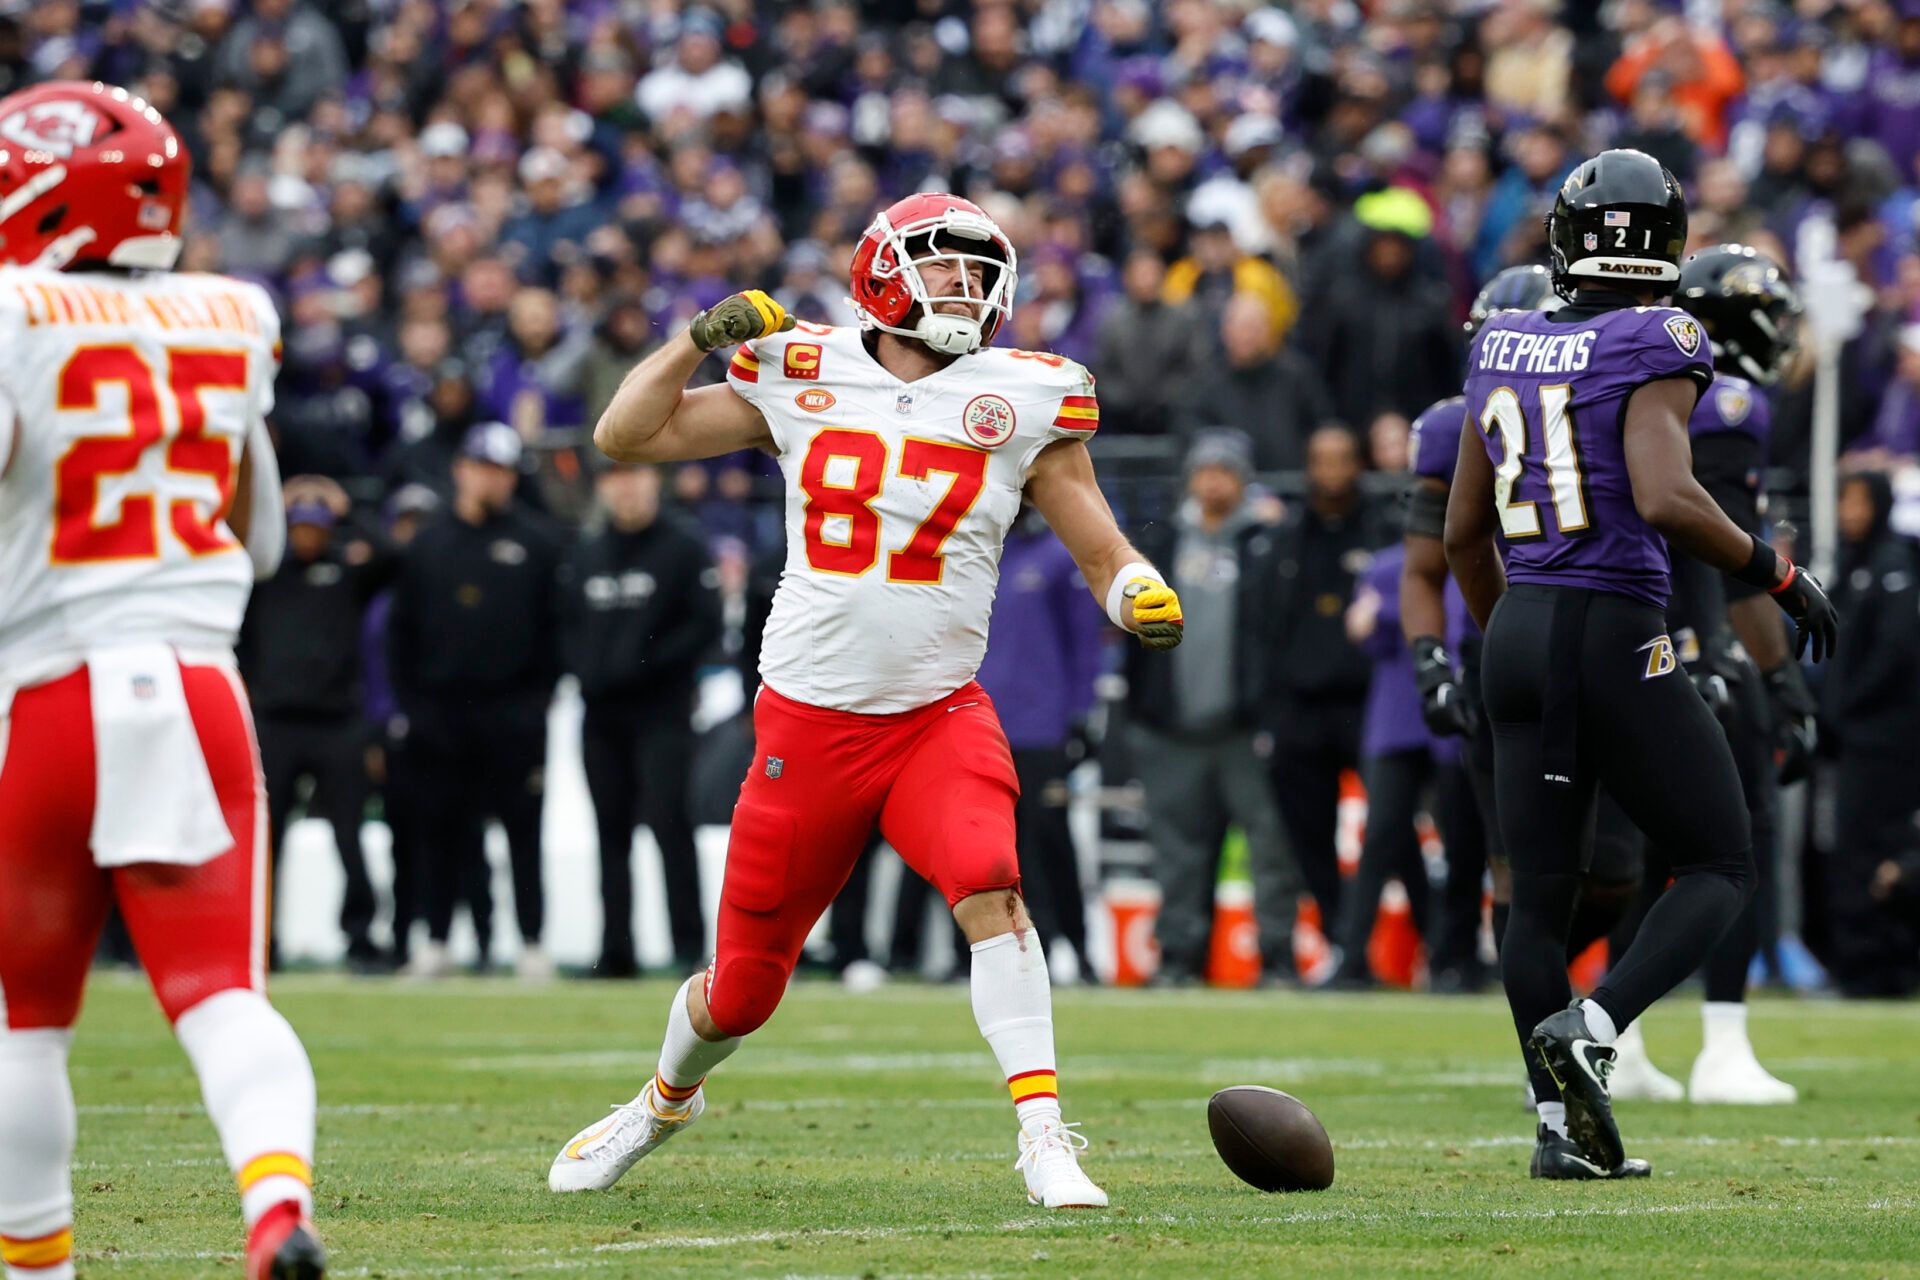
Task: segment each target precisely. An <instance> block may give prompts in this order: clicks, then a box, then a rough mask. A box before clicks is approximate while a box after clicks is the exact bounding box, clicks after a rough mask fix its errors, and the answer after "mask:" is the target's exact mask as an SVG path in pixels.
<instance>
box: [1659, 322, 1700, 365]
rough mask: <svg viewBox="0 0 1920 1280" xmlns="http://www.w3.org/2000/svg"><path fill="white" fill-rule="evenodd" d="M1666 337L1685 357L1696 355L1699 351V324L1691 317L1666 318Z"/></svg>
mask: <svg viewBox="0 0 1920 1280" xmlns="http://www.w3.org/2000/svg"><path fill="white" fill-rule="evenodd" d="M1666 328H1667V336H1668V337H1669V338H1672V339H1673V345H1674V346H1676V347H1678V348H1680V350H1681V351H1682V352H1684V353H1686V354H1687V355H1695V354H1698V352H1699V350H1700V322H1699V321H1698V320H1695V319H1694V318H1693V317H1692V316H1668V317H1667V321H1666Z"/></svg>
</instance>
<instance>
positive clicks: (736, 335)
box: [687, 289, 793, 351]
mask: <svg viewBox="0 0 1920 1280" xmlns="http://www.w3.org/2000/svg"><path fill="white" fill-rule="evenodd" d="M791 328H793V317H792V316H790V315H788V314H787V309H786V308H785V307H783V306H781V305H780V304H779V303H777V302H775V301H774V300H773V299H772V298H770V297H768V296H767V295H766V294H765V293H763V292H761V291H760V290H758V289H748V290H747V291H746V292H744V293H736V294H734V295H733V296H732V297H731V298H727V299H725V300H724V301H721V302H717V303H715V304H714V305H713V306H711V307H708V308H707V309H706V310H705V311H702V312H701V313H700V314H699V315H697V316H695V317H694V318H693V323H692V324H690V325H688V326H687V336H688V337H689V338H692V339H693V345H694V346H696V347H698V348H700V349H701V350H702V351H711V350H713V349H714V348H715V347H732V346H737V345H739V344H740V343H742V342H752V341H753V340H754V339H755V338H764V337H766V336H767V335H768V334H774V333H784V332H785V331H786V330H788V329H791Z"/></svg>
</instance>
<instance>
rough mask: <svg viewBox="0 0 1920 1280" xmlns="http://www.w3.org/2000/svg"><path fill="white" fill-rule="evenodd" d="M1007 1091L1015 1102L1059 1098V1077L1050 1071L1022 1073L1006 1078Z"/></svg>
mask: <svg viewBox="0 0 1920 1280" xmlns="http://www.w3.org/2000/svg"><path fill="white" fill-rule="evenodd" d="M1007 1089H1008V1091H1009V1092H1011V1093H1012V1094H1013V1100H1014V1101H1015V1102H1027V1101H1029V1100H1031V1099H1034V1098H1057V1097H1059V1096H1060V1077H1059V1075H1058V1074H1057V1073H1055V1072H1052V1071H1022V1072H1021V1073H1020V1074H1019V1075H1014V1076H1008V1077H1007Z"/></svg>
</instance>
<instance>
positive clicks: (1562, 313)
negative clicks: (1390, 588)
mask: <svg viewBox="0 0 1920 1280" xmlns="http://www.w3.org/2000/svg"><path fill="white" fill-rule="evenodd" d="M1710 361H1711V353H1710V351H1709V348H1708V342H1707V337H1706V334H1705V332H1704V331H1703V330H1702V329H1701V328H1700V323H1699V321H1697V320H1695V319H1694V318H1693V317H1692V316H1690V315H1688V314H1687V313H1686V312H1684V311H1679V310H1676V309H1674V308H1672V307H1636V306H1618V307H1594V306H1589V305H1585V304H1575V305H1569V306H1566V307H1562V308H1561V309H1560V310H1558V311H1555V312H1551V313H1542V312H1538V311H1507V312H1502V313H1499V314H1497V315H1495V316H1494V317H1493V318H1492V319H1490V320H1489V321H1488V322H1487V325H1486V327H1485V328H1484V329H1482V330H1481V331H1480V334H1479V336H1478V337H1477V338H1476V339H1475V340H1474V344H1473V350H1472V352H1471V354H1470V355H1469V358H1468V364H1467V391H1466V399H1467V406H1466V407H1467V421H1468V422H1469V423H1471V424H1473V425H1474V426H1475V427H1477V428H1478V429H1479V432H1480V439H1481V443H1482V444H1484V445H1485V446H1486V450H1487V456H1488V458H1489V459H1490V460H1491V461H1492V463H1493V467H1494V486H1493V491H1494V504H1495V506H1496V508H1497V510H1498V514H1499V517H1500V528H1501V532H1502V533H1503V534H1504V535H1505V537H1506V544H1507V545H1506V565H1507V580H1508V581H1509V582H1527V583H1544V584H1547V585H1550V586H1571V587H1587V588H1591V589H1594V590H1598V591H1611V592H1613V593H1615V594H1617V595H1624V596H1629V597H1631V598H1633V599H1635V600H1640V601H1644V602H1645V603H1647V604H1650V605H1653V606H1654V607H1655V608H1665V607H1666V603H1667V592H1668V562H1667V544H1666V540H1665V539H1664V538H1662V537H1661V536H1660V534H1659V533H1658V532H1656V531H1655V530H1654V528H1653V527H1652V526H1651V525H1649V524H1648V523H1647V522H1646V521H1645V520H1643V519H1641V517H1640V512H1639V510H1638V509H1637V508H1636V507H1635V506H1634V504H1633V484H1632V481H1631V480H1630V478H1629V477H1628V474H1627V457H1626V448H1625V444H1624V432H1625V427H1626V409H1627V401H1628V399H1629V398H1630V397H1631V396H1632V395H1633V393H1634V392H1635V391H1637V390H1638V389H1639V388H1640V387H1642V386H1644V385H1645V384H1647V383H1649V382H1656V381H1659V380H1661V379H1664V378H1689V379H1691V380H1693V381H1694V383H1695V384H1696V385H1697V387H1698V388H1699V389H1701V390H1704V389H1705V388H1706V386H1707V384H1708V383H1710V382H1711V381H1712V380H1713V366H1712V364H1711V363H1710Z"/></svg>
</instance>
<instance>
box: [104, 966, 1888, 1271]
mask: <svg viewBox="0 0 1920 1280" xmlns="http://www.w3.org/2000/svg"><path fill="white" fill-rule="evenodd" d="M670 989H671V988H670V987H669V986H668V985H667V984H665V983H660V982H650V983H645V984H639V985H611V986H608V985H587V984H581V983H571V984H563V985H560V986H558V987H551V988H546V989H528V988H522V987H517V986H513V985H510V984H507V983H503V982H495V981H487V980H474V981H457V982H453V983H450V984H447V985H442V986H412V985H407V984H403V983H399V982H388V981H364V982H355V981H349V980H345V979H335V978H323V977H301V978H292V979H288V980H286V981H283V982H281V983H280V984H279V985H278V987H277V989H276V999H277V1002H278V1003H279V1004H280V1006H281V1008H282V1009H284V1010H285V1012H286V1013H287V1015H288V1016H289V1017H290V1018H291V1019H292V1021H293V1023H294V1025H295V1026H296V1027H298V1028H299V1030H300V1032H301V1034H302V1035H303V1037H304V1038H305V1040H306V1043H307V1046H308V1048H309V1049H310V1050H311V1051H312V1054H313V1058H314V1063H315V1067H316V1068H317V1070H318V1073H319V1078H320V1095H321V1117H320V1152H319V1159H320V1169H319V1182H320V1185H319V1217H320V1223H321V1227H322V1230H323V1233H324V1234H325V1236H326V1239H327V1242H328V1245H329V1247H330V1248H331V1250H332V1252H333V1255H334V1263H335V1267H336V1270H335V1273H334V1274H336V1275H339V1276H369V1277H400V1276H553V1275H560V1276H569V1275H580V1276H630V1275H631V1276H641V1275H644V1276H647V1277H660V1276H764V1277H783V1276H806V1277H825V1276H848V1277H864V1276H872V1277H895V1276H943V1277H944V1276H954V1277H962V1276H964V1277H984V1276H1030V1275H1046V1276H1052V1277H1062V1276H1115V1277H1119V1276H1125V1277H1149V1276H1150V1277H1160V1276H1197V1277H1198V1276H1204V1277H1213V1278H1230V1277H1243V1276H1366V1277H1376V1276H1402V1275H1445V1276H1481V1275H1493V1276H1506V1275H1511V1276H1523V1275H1524V1276H1529V1277H1540V1276H1543V1275H1550V1274H1568V1275H1577V1276H1579V1277H1581V1280H1590V1278H1592V1277H1599V1276H1622V1277H1629V1276H1630V1277H1635V1278H1636V1280H1638V1278H1641V1277H1648V1276H1668V1275H1677V1274H1699V1275H1709V1276H1781V1277H1798V1276H1805V1275H1815V1274H1817V1275H1836V1276H1920V1073H1917V1072H1916V1070H1915V1066H1916V1064H1917V1063H1920V1009H1917V1008H1916V1007H1915V1006H1913V1005H1866V1004H1857V1005H1843V1004H1833V1003H1808V1002H1779V1001H1768V1002H1763V1003H1761V1004H1760V1005H1759V1006H1758V1007H1757V1008H1756V1009H1755V1011H1754V1032H1755V1040H1756V1042H1757V1043H1758V1044H1759V1045H1760V1046H1761V1051H1762V1054H1763V1056H1764V1057H1765V1058H1766V1060H1767V1061H1768V1062H1769V1063H1770V1064H1771V1065H1772V1066H1773V1067H1774V1068H1775V1069H1776V1070H1777V1071H1778V1072H1779V1073H1780V1074H1781V1075H1782V1076H1784V1077H1786V1078H1788V1079H1791V1080H1793V1081H1795V1082H1796V1083H1798V1084H1799V1085H1800V1086H1801V1089H1802V1094H1803V1101H1802V1102H1801V1104H1800V1105H1799V1106H1797V1107H1793V1108H1787V1109H1769V1110H1759V1111H1755V1110H1742V1109H1738V1108H1728V1107H1717V1108H1696V1107H1690V1106H1687V1105H1684V1104H1683V1105H1677V1106H1659V1105H1651V1104H1622V1106H1621V1113H1622V1121H1623V1128H1624V1129H1625V1131H1626V1134H1627V1139H1628V1148H1629V1150H1630V1151H1632V1152H1634V1153H1635V1154H1639V1155H1643V1156H1647V1157H1649V1158H1651V1159H1652V1160H1653V1162H1654V1176H1653V1178H1652V1179H1651V1180H1649V1181H1645V1182H1639V1183H1623V1184H1618V1185H1593V1184H1540V1183H1534V1182H1530V1181H1529V1180H1528V1179H1527V1178H1526V1176H1525V1172H1526V1160H1527V1155H1528V1145H1527V1144H1528V1143H1529V1141H1530V1138H1529V1134H1530V1130H1531V1124H1530V1121H1529V1118H1528V1117H1527V1116H1526V1115H1524V1114H1523V1113H1522V1112H1521V1110H1520V1108H1519V1105H1518V1094H1519V1085H1518V1074H1517V1068H1516V1066H1515V1054H1514V1051H1513V1044H1512V1033H1511V1028H1510V1026H1509V1025H1508V1023H1507V1021H1506V1013H1505V1007H1504V1005H1502V1004H1501V1003H1500V1002H1499V1001H1498V1000H1497V999H1493V998H1473V999H1442V998H1435V997H1411V996H1398V995H1382V996H1310V995H1298V996H1270V995H1264V994H1254V993H1234V994H1225V993H1204V992H1199V993H1196V992H1168V993H1161V992H1152V993H1144V992H1117V991H1088V992H1067V993H1063V994H1061V995H1059V996H1058V997H1057V1004H1056V1022H1057V1025H1058V1030H1059V1040H1060V1052H1061V1082H1062V1092H1063V1094H1064V1096H1065V1101H1066V1105H1067V1112H1068V1119H1069V1120H1079V1121H1082V1122H1083V1123H1084V1125H1085V1128H1086V1132H1087V1134H1088V1136H1089V1137H1090V1138H1091V1139H1092V1142H1093V1149H1092V1151H1091V1152H1090V1153H1089V1165H1088V1167H1089V1169H1090V1171H1091V1172H1092V1174H1093V1176H1094V1177H1095V1179H1096V1180H1097V1181H1099V1182H1101V1183H1102V1184H1103V1185H1104V1186H1105V1187H1106V1188H1107V1190H1108V1192H1109V1193H1110V1194H1111V1195H1112V1197H1113V1203H1114V1207H1113V1208H1112V1209H1111V1210H1108V1211H1104V1212H1089V1211H1081V1212H1074V1213H1056V1214H1046V1213H1043V1212H1042V1211H1040V1210H1037V1209H1033V1208H1031V1207H1029V1206H1028V1205H1027V1203H1026V1199H1025V1196H1024V1194H1023V1193H1022V1191H1021V1189H1020V1183H1019V1175H1018V1174H1016V1173H1015V1172H1014V1170H1013V1167H1012V1165H1013V1156H1014V1148H1013V1126H1012V1118H1011V1115H1010V1109H1009V1107H1008V1105H1007V1102H1006V1097H1005V1092H1004V1089H1003V1088H1002V1087H1001V1086H1000V1084H999V1082H998V1079H997V1076H996V1072H995V1068H994V1064H993V1060H992V1058H991V1057H990V1056H989V1054H988V1053H987V1051H986V1049H985V1047H984V1045H983V1044H982V1043H981V1042H980V1040H979V1037H978V1035H977V1034H976V1032H975V1031H974V1027H973V1020H972V1017H971V1015H970V1013H969V1009H968V1003H967V996H966V992H965V990H964V989H962V988H956V987H944V988H928V987H918V986H897V987H894V988H890V989H888V990H886V991H883V992H881V993H880V994H877V995H873V996H867V997H848V996H846V995H844V994H842V993H841V991H840V990H839V989H838V988H837V987H836V986H832V985H828V984H823V983H814V984H802V985H798V986H796V987H795V988H794V990H793V991H792V992H791V994H790V995H789V996H788V999H787V1002H786V1004H785V1006H784V1007H783V1008H782V1009H781V1011H780V1013H779V1014H778V1015H777V1016H776V1017H775V1019H774V1021H773V1023H772V1024H771V1025H770V1026H769V1027H768V1028H767V1029H766V1030H765V1031H764V1032H763V1033H761V1034H760V1035H758V1036H756V1037H754V1039H753V1042H752V1043H751V1045H750V1046H749V1047H748V1048H747V1049H745V1050H744V1051H743V1052H742V1053H741V1054H740V1055H739V1056H737V1057H735V1058H734V1059H733V1060H732V1061H731V1062H729V1063H728V1064H727V1065H726V1066H725V1067H724V1068H722V1070H721V1071H720V1073H719V1074H718V1075H717V1076H716V1077H715V1079H714V1082H713V1084H712V1086H711V1088H710V1090H709V1101H710V1104H711V1106H710V1109H709V1111H708V1113H707V1116H706V1118H705V1119H704V1120H703V1121H702V1122H701V1123H700V1125H699V1126H698V1127H697V1128H695V1129H693V1130H691V1131H690V1132H689V1133H687V1134H686V1135H685V1136H684V1137H681V1138H679V1139H676V1140H675V1142H674V1143H673V1144H672V1145H670V1146H668V1147H666V1148H664V1149H663V1151H662V1152H661V1154H660V1155H658V1156H656V1157H653V1158H652V1159H650V1160H649V1161H648V1162H646V1163H643V1164H641V1165H640V1166H638V1167H637V1168H636V1169H635V1170H634V1171H633V1172H632V1173H631V1174H629V1175H628V1176H627V1179H626V1180H625V1181H624V1182H623V1183H621V1185H620V1186H619V1187H617V1188H616V1189H615V1190H613V1191H612V1192H609V1193H605V1194H599V1195H592V1194H589V1195H576V1196H568V1197H561V1196H555V1195H552V1194H549V1193H548V1191H547V1190H546V1169H547V1164H548V1161H549V1160H550V1159H551V1158H552V1156H553V1153H554V1151H555V1150H556V1149H557V1147H558V1144H560V1143H561V1142H563V1141H564V1140H565V1139H566V1138H568V1137H569V1136H570V1135H572V1133H573V1132H574V1131H575V1130H576V1129H578V1128H579V1127H581V1126H582V1125H584V1124H586V1123H587V1122H588V1121H590V1120H592V1119H593V1118H594V1116H595V1114H596V1113H597V1112H599V1111H601V1110H602V1109H604V1108H605V1107H606V1106H608V1105H610V1104H612V1103H615V1102H619V1101H623V1100H625V1099H626V1098H628V1097H630V1096H631V1095H632V1094H633V1093H634V1092H635V1090H636V1089H637V1087H638V1085H639V1084H640V1083H641V1082H643V1081H644V1080H645V1079H646V1077H647V1074H648V1072H649V1071H650V1070H651V1069H652V1065H653V1058H654V1053H655V1049H656V1045H657V1040H658V1034H657V1033H658V1027H659V1024H660V1018H661V1010H662V1007H663V1005H664V1002H665V1000H666V998H667V996H668V993H669V991H670ZM1697 1008H1698V1006H1697V1004H1695V1003H1694V1002H1693V1001H1692V1000H1678V1001H1676V1002H1674V1003H1673V1004H1672V1007H1670V1008H1665V1009H1661V1010H1658V1011H1656V1013H1655V1014H1654V1015H1653V1016H1652V1017H1651V1018H1650V1020H1649V1024H1648V1028H1647V1039H1648V1041H1649V1044H1650V1046H1651V1048H1652V1051H1653V1054H1654V1057H1655V1060H1656V1061H1658V1062H1660V1063H1661V1064H1662V1065H1664V1066H1665V1067H1666V1068H1667V1069H1668V1070H1669V1071H1671V1072H1673V1073H1675V1074H1678V1075H1682V1076H1684V1074H1685V1069H1686V1067H1687V1066H1688V1065H1689V1064H1690V1062H1691V1059H1692V1054H1693V1052H1694V1050H1695V1049H1696V1048H1697V1047H1698V1035H1699V1032H1698V1025H1699V1016H1698V1013H1697ZM74 1064H75V1082H76V1088H77V1091H78V1094H79V1100H80V1111H81V1128H82V1132H81V1139H80V1150H79V1153H78V1156H77V1167H76V1170H75V1175H74V1177H75V1188H76V1195H77V1198H78V1202H79V1211H78V1212H79V1216H78V1223H77V1235H78V1247H79V1260H80V1271H81V1274H82V1275H83V1276H112V1277H160V1276H167V1277H187V1276H218V1275H238V1273H239V1266H238V1262H239V1259H238V1248H239V1243H240V1228H239V1223H238V1208H237V1205H236V1202H235V1199H234V1197H233V1194H232V1182H231V1179H230V1178H229V1177H228V1174H227V1172H226V1170H225V1168H224V1167H223V1165H222V1164H221V1161H220V1158H219V1150H218V1147H217V1146H216V1144H215V1141H214V1138H213V1134H212V1131H211V1129H210V1127H209V1126H208V1125H207V1123H206V1120H205V1118H204V1117H203V1115H202V1113H201V1110H200V1106H199V1095H198V1092H197V1089H196V1087H195V1085H194V1083H193V1080H192V1078H191V1076H190V1075H189V1073H188V1071H187V1067H186V1063H185V1060H184V1058H183V1057H182V1056H181V1055H180V1053H179V1052H178V1050H177V1049H176V1048H175V1047H174V1045H173V1043H172V1041H171V1040H170V1038H169V1037H168V1036H167V1033H166V1027H165V1024H164V1023H163V1021H162V1020H161V1017H160V1015H159V1013H158V1012H157V1011H156V1010H155V1008H154V1007H153V1005H152V1003H151V1000H150V998H149V997H148V995H147V992H146V989H145V988H144V987H143V986H142V985H140V984H139V983H138V982H136V981H135V980H132V979H128V978H120V977H105V978H102V979H100V980H98V981H97V982H96V983H95V984H94V987H93V989H92V991H91V992H90V995H89V1002H88V1007H87V1010H86V1013H85V1014H84V1016H83V1018H82V1022H81V1027H80V1038H79V1042H78V1044H77V1046H76V1048H75V1052H74ZM1234 1083H1263V1084H1271V1085H1275V1086H1278V1087H1281V1088H1285V1089H1287V1090H1288V1091H1290V1092H1293V1093H1295V1094H1297V1095H1298V1096H1300V1097H1301V1098H1302V1099H1304V1100H1305V1101H1306V1102H1307V1103H1308V1104H1309V1105H1311V1106H1312V1107H1313V1108H1314V1109H1315V1110H1316V1111H1317V1112H1318V1113H1319V1115H1320V1116H1321V1118H1322V1119H1323V1120H1324V1121H1325V1122H1326V1126H1327V1129H1328V1131H1329V1132H1330V1133H1331V1134H1332V1135H1333V1140H1334V1146H1335V1149H1336V1153H1337V1157H1338V1160H1339V1175H1338V1178H1337V1180H1336V1181H1335V1183H1334V1186H1333V1188H1332V1189H1331V1190H1329V1191H1326V1192H1321V1193H1318V1194H1300V1195H1293V1196H1269V1195H1261V1194H1259V1193H1257V1192H1255V1191H1253V1190H1251V1189H1250V1188H1247V1187H1245V1186H1243V1185H1241V1184H1240V1183H1238V1182H1237V1181H1235V1180H1234V1179H1233V1177H1232V1176H1231V1175H1230V1174H1228V1173H1227V1172H1226V1170H1225V1169H1224V1168H1223V1167H1222V1166H1221V1165H1220V1164H1219V1162H1218V1160H1217V1159H1216V1158H1215V1156H1214V1154H1213V1149H1212V1147H1211V1145H1210V1144H1209V1142H1208V1140H1207V1133H1206V1118H1205V1102H1206V1098H1207V1095H1208V1094H1209V1093H1210V1092H1211V1091H1212V1090H1214V1089H1216V1088H1219V1087H1220V1086H1222V1085H1226V1084H1234ZM1576 1260H1577V1265H1571V1266H1570V1264H1573V1263H1575V1262H1576ZM1561 1268H1567V1269H1566V1270H1565V1271H1560V1270H1559V1269H1561Z"/></svg>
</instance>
